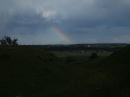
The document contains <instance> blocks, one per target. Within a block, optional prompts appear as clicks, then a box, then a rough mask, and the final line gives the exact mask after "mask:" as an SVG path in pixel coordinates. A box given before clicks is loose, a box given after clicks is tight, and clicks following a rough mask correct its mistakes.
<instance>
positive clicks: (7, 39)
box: [0, 36, 18, 46]
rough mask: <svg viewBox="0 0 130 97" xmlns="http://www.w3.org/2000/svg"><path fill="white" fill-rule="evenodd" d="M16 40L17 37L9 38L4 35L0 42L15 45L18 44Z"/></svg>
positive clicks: (3, 44) (4, 44)
mask: <svg viewBox="0 0 130 97" xmlns="http://www.w3.org/2000/svg"><path fill="white" fill-rule="evenodd" d="M17 41H18V39H17V38H14V39H11V38H10V37H9V36H4V37H3V38H2V39H1V40H0V44H1V45H2V46H17V45H18V43H17Z"/></svg>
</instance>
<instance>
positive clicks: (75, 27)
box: [0, 0, 130, 44]
mask: <svg viewBox="0 0 130 97" xmlns="http://www.w3.org/2000/svg"><path fill="white" fill-rule="evenodd" d="M129 10H130V1H129V0H28V1H27V0H1V1H0V21H1V22H0V35H1V36H4V35H11V36H15V37H19V39H21V40H20V41H21V43H23V42H25V41H24V40H25V39H22V38H23V37H25V36H26V37H27V36H28V37H29V38H28V40H27V39H26V41H33V40H32V38H33V39H34V38H36V40H37V43H52V44H53V43H54V41H53V40H55V39H56V38H57V37H54V35H52V34H50V33H49V32H48V29H50V28H49V27H50V26H55V27H57V28H59V29H61V30H62V31H63V32H64V33H66V34H67V35H68V36H69V37H70V38H72V39H73V40H74V41H75V43H76V42H77V43H78V42H130V40H129V37H130V33H129V32H130V29H129V28H130V11H129ZM79 36H80V37H82V38H80V39H79ZM46 37H49V38H50V39H51V40H52V41H51V40H49V38H46ZM108 37H109V38H108ZM124 37H125V38H124ZM40 38H44V39H43V40H44V41H42V40H41V39H40ZM123 38H124V40H123ZM45 39H46V40H45ZM103 39H105V41H103ZM28 43H29V42H28ZM55 43H64V42H63V41H62V40H60V39H59V40H57V41H56V42H55Z"/></svg>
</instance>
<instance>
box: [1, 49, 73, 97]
mask: <svg viewBox="0 0 130 97" xmlns="http://www.w3.org/2000/svg"><path fill="white" fill-rule="evenodd" d="M70 78H71V77H70V74H69V70H68V69H66V65H65V64H64V63H63V62H62V61H61V60H60V59H59V58H57V57H56V56H55V55H53V54H52V53H48V52H46V51H43V50H41V49H38V48H30V47H0V87H1V88H0V89H1V90H0V95H8V96H25V95H26V96H27V95H30V96H31V95H33V96H38V95H40V96H41V95H43V96H47V97H49V96H50V95H54V93H55V91H56V92H58V91H59V92H60V91H61V90H63V89H64V88H62V87H64V86H65V87H67V85H68V83H69V82H68V81H69V80H70ZM60 88H61V89H60Z"/></svg>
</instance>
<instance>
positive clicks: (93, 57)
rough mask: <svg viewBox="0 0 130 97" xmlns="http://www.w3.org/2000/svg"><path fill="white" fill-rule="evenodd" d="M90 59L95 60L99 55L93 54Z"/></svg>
mask: <svg viewBox="0 0 130 97" xmlns="http://www.w3.org/2000/svg"><path fill="white" fill-rule="evenodd" d="M89 57H90V59H95V58H97V53H92V54H91V56H89Z"/></svg>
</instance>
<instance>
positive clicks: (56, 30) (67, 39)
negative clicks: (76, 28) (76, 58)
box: [50, 26, 72, 43]
mask: <svg viewBox="0 0 130 97" xmlns="http://www.w3.org/2000/svg"><path fill="white" fill-rule="evenodd" d="M50 30H51V31H52V32H54V33H55V34H57V35H58V36H59V37H60V38H62V39H63V40H65V41H66V42H67V43H72V40H71V39H70V38H69V37H68V36H66V35H65V34H64V33H63V32H62V31H61V30H59V29H58V28H56V27H54V26H51V27H50Z"/></svg>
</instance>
